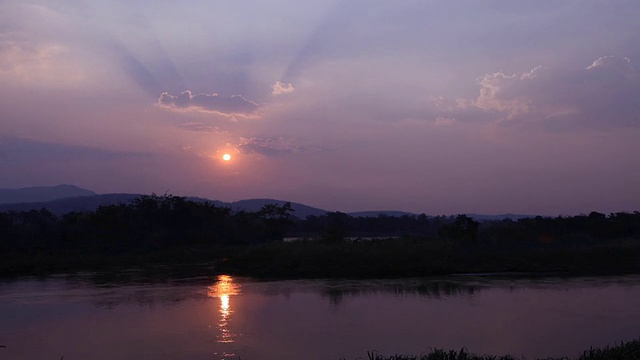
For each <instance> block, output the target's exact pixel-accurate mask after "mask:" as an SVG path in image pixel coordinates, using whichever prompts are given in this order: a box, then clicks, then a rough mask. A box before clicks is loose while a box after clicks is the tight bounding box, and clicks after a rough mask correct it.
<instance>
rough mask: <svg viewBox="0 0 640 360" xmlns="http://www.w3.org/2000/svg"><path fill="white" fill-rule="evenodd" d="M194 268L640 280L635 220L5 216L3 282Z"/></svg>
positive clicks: (158, 201)
mask: <svg viewBox="0 0 640 360" xmlns="http://www.w3.org/2000/svg"><path fill="white" fill-rule="evenodd" d="M285 237H297V238H304V239H306V240H298V241H293V242H285V241H283V239H284V238H285ZM373 237H376V238H375V239H371V238H373ZM354 239H355V240H354ZM367 239H368V240H367ZM201 263H208V264H210V265H211V266H213V271H215V272H219V273H222V272H224V273H230V274H236V275H247V276H254V277H274V278H275V277H277V278H301V277H308V278H312V277H316V278H317V277H351V278H365V277H369V278H371V277H407V276H429V275H443V274H452V273H470V272H529V273H531V272H533V273H556V274H568V275H598V274H623V273H640V212H634V213H616V214H610V215H604V214H599V213H591V214H589V215H580V216H573V217H557V218H543V217H537V218H531V219H521V220H518V221H510V220H505V221H491V222H483V223H478V222H476V221H474V220H473V219H471V218H469V217H467V216H465V215H458V216H451V217H446V216H437V217H428V216H426V215H424V214H423V215H419V216H402V217H389V216H378V217H374V218H360V217H351V216H349V215H347V214H343V213H339V212H337V213H328V214H326V215H323V216H309V217H307V218H306V219H297V218H295V217H294V216H293V214H292V209H291V207H290V206H289V205H288V204H285V205H283V206H278V205H275V204H274V205H266V206H264V207H263V208H262V209H260V210H259V211H257V212H232V211H231V209H229V208H224V207H216V206H215V205H213V204H211V203H200V202H192V201H188V200H186V199H185V198H181V197H176V196H171V195H165V196H156V195H151V196H143V197H140V198H138V199H136V200H134V201H132V202H131V203H128V204H120V205H110V206H101V207H99V208H98V209H97V210H96V211H93V212H80V213H70V214H66V215H64V216H61V217H57V216H55V215H53V214H52V213H50V212H48V211H47V210H44V209H43V210H40V211H28V212H4V213H0V276H12V275H24V274H49V273H60V272H73V271H79V270H109V269H118V268H123V267H145V266H154V264H201Z"/></svg>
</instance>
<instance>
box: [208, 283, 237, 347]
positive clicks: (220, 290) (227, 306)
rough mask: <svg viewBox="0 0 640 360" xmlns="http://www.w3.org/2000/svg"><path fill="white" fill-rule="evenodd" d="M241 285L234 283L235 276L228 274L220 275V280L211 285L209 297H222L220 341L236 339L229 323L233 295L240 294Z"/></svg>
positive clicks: (225, 341)
mask: <svg viewBox="0 0 640 360" xmlns="http://www.w3.org/2000/svg"><path fill="white" fill-rule="evenodd" d="M239 293H240V292H239V286H238V285H236V284H234V283H233V278H232V277H231V276H228V275H220V276H218V281H217V282H216V283H215V284H214V285H212V286H210V287H209V297H215V298H218V299H220V309H219V313H220V319H219V320H218V329H219V330H220V335H219V336H218V342H221V343H232V342H233V341H234V334H233V333H232V332H231V331H230V329H229V323H230V321H231V314H232V313H233V310H231V296H232V295H238V294H239Z"/></svg>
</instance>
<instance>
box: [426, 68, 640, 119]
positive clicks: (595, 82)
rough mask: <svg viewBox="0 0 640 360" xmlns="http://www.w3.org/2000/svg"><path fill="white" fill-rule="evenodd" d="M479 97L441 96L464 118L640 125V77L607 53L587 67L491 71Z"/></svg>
mask: <svg viewBox="0 0 640 360" xmlns="http://www.w3.org/2000/svg"><path fill="white" fill-rule="evenodd" d="M478 85H479V86H480V94H479V96H478V97H477V98H475V99H458V100H455V101H452V100H446V99H442V98H438V99H436V100H435V101H434V103H435V105H436V106H437V107H439V108H440V110H444V112H445V113H447V114H448V115H447V116H453V117H455V118H456V119H458V120H469V119H478V118H479V119H482V120H486V119H492V120H494V121H504V122H516V123H517V122H540V123H544V124H545V125H548V126H550V127H555V128H562V127H574V126H580V125H588V126H595V127H609V126H640V101H639V99H640V76H639V75H638V73H637V71H636V70H635V69H634V68H633V66H632V63H631V60H630V59H628V58H620V57H614V56H605V57H601V58H599V59H597V60H595V61H593V63H592V64H591V65H589V66H587V67H583V68H581V69H575V68H574V69H570V70H560V69H547V68H545V67H542V66H539V67H536V68H534V69H533V70H531V71H529V72H524V73H519V74H505V73H503V72H496V73H491V74H485V75H484V76H482V77H481V78H479V79H478Z"/></svg>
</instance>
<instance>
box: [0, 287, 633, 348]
mask: <svg viewBox="0 0 640 360" xmlns="http://www.w3.org/2000/svg"><path fill="white" fill-rule="evenodd" d="M638 298H640V277H638V276H630V277H612V278H592V279H584V278H583V279H536V280H513V279H503V280H496V279H489V278H486V279H485V278H478V277H475V278H468V277H465V278H448V279H440V280H434V279H403V280H365V281H353V280H345V281H343V280H317V281H303V280H297V281H276V282H257V281H251V280H248V279H243V278H232V277H229V276H220V277H218V278H214V279H212V278H210V277H208V278H207V277H205V278H197V279H193V278H182V279H169V280H166V281H165V280H163V281H160V282H146V281H140V282H135V283H112V284H111V285H109V286H105V285H104V284H102V283H101V284H96V283H92V281H91V280H90V279H86V278H82V279H78V278H66V279H65V278H48V279H43V280H34V279H22V280H17V281H12V282H0V319H2V322H1V323H0V344H3V345H7V346H8V347H7V348H6V349H4V348H3V349H0V359H5V358H6V359H35V358H52V357H53V358H58V359H59V358H61V357H62V356H64V358H65V359H93V360H112V359H125V358H129V359H137V360H147V359H149V360H151V359H173V358H175V359H190V360H201V359H202V360H205V359H206V360H212V359H234V360H236V359H238V358H242V359H253V358H277V359H281V360H290V359H306V360H310V359H318V360H319V359H339V358H343V357H344V358H346V359H355V358H358V357H363V356H366V351H368V350H378V351H380V352H381V353H384V354H393V353H396V352H397V353H412V354H419V353H421V352H423V351H428V350H429V348H431V347H437V348H445V349H459V348H460V347H462V346H465V347H467V348H468V349H469V350H470V351H472V352H476V353H481V354H484V353H492V354H495V355H503V354H508V353H510V354H512V355H515V356H516V357H521V356H525V357H526V358H537V357H542V358H546V356H555V357H561V356H569V357H574V356H577V355H578V353H579V352H580V351H581V350H585V349H588V348H589V347H590V346H596V347H599V346H604V345H607V344H613V343H615V342H619V341H621V340H624V341H629V340H632V339H633V338H635V337H637V336H638V324H639V323H640V303H638V302H637V301H635V300H636V299H638ZM310 349H312V351H310ZM267 355H268V356H267Z"/></svg>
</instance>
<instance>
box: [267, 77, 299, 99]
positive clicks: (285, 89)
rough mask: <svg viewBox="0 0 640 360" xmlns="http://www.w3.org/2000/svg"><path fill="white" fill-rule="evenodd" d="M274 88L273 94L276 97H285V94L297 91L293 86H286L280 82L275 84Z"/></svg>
mask: <svg viewBox="0 0 640 360" xmlns="http://www.w3.org/2000/svg"><path fill="white" fill-rule="evenodd" d="M272 88H273V91H272V92H271V94H273V95H276V96H277V95H283V94H290V93H292V92H293V91H294V90H295V88H294V87H293V84H285V83H283V82H280V81H276V83H275V84H273V86H272Z"/></svg>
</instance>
